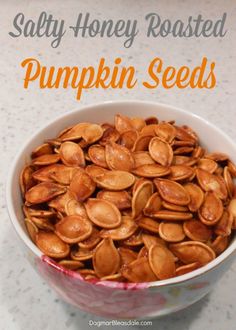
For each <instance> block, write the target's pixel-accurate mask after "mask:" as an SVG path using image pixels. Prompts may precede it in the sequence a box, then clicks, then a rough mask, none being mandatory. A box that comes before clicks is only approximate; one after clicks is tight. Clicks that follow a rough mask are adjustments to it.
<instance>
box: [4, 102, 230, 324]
mask: <svg viewBox="0 0 236 330" xmlns="http://www.w3.org/2000/svg"><path fill="white" fill-rule="evenodd" d="M116 113H121V114H125V115H127V116H131V117H135V116H140V117H144V118H145V117H149V116H157V117H158V118H159V119H162V120H173V119H174V120H176V123H177V124H187V125H188V126H190V127H192V128H193V129H194V130H195V131H196V132H197V134H198V135H199V137H200V142H201V144H202V145H203V146H204V147H206V148H207V149H208V150H209V151H221V152H224V153H227V154H229V155H230V157H231V159H232V160H233V161H234V162H236V145H235V144H234V143H233V141H232V140H230V138H229V137H227V135H226V134H225V133H223V132H222V131H220V130H219V129H218V128H217V127H215V126H214V125H212V124H210V123H209V122H207V121H206V120H204V119H202V118H200V117H198V116H197V115H194V114H192V113H189V112H186V111H183V110H181V109H177V108H175V107H172V106H168V105H163V104H158V103H151V102H141V101H124V102H105V103H101V104H95V105H90V106H87V107H84V108H81V109H79V110H76V111H73V112H70V113H66V114H64V115H62V116H60V117H59V118H57V119H55V120H53V121H52V122H51V123H49V124H48V125H47V126H45V127H44V128H43V129H41V130H39V131H38V132H37V133H36V134H35V135H34V136H32V137H31V138H30V140H29V141H27V143H26V144H25V145H24V146H23V147H22V148H21V150H20V151H19V153H18V155H17V156H16V158H15V160H14V162H13V164H12V166H11V170H10V173H9V177H8V181H7V207H8V211H9V215H10V218H11V221H12V224H13V226H14V228H15V230H16V232H17V234H18V235H19V237H20V239H21V241H22V242H24V244H22V246H24V248H25V252H26V253H25V254H26V257H27V258H28V259H29V260H30V262H31V263H32V264H33V266H34V268H35V269H36V270H37V271H38V272H39V273H40V274H41V275H42V276H43V277H44V278H45V279H46V280H47V281H48V282H49V284H50V285H51V286H52V287H54V288H55V290H56V291H57V292H58V293H59V294H60V295H61V296H62V297H63V298H64V299H65V300H66V301H68V302H69V303H71V304H73V305H75V306H77V307H79V308H81V309H83V310H85V311H88V312H91V313H94V314H97V315H100V316H104V317H112V318H143V317H156V316H160V315H165V314H168V313H171V312H174V311H177V310H180V309H183V308H185V307H186V306H189V305H191V304H192V303H194V302H196V301H197V300H199V299H200V298H202V297H203V296H205V295H206V294H207V293H208V292H209V291H210V290H211V289H212V287H213V286H214V285H215V284H216V282H217V281H218V279H219V278H220V277H221V276H222V275H223V273H224V272H225V271H226V270H227V269H228V268H229V267H230V265H231V263H232V261H233V257H234V255H235V253H234V252H235V251H236V239H235V238H234V240H233V241H232V242H231V244H230V246H229V247H228V248H227V249H226V250H225V251H224V252H223V253H222V254H221V255H220V256H218V257H217V258H216V259H215V260H213V261H212V262H210V263H209V264H207V265H206V266H204V267H202V268H199V269H197V270H195V271H193V272H191V273H188V274H185V275H182V276H179V277H175V278H171V279H168V280H163V281H156V282H150V283H139V284H125V283H115V282H107V281H103V282H94V283H89V282H86V281H84V280H83V279H82V278H81V276H80V275H79V274H78V273H75V272H71V271H68V270H65V269H63V268H61V267H59V266H58V265H57V264H55V263H54V262H53V261H52V260H50V259H49V258H47V257H45V256H43V255H42V252H41V251H40V250H39V249H38V248H37V247H36V246H35V245H34V244H33V243H32V241H31V240H30V238H29V237H28V235H27V232H26V229H25V226H24V216H23V213H22V199H21V193H20V189H19V175H20V171H21V169H22V168H23V167H24V165H25V164H26V163H27V162H28V161H29V160H30V154H31V151H32V150H33V149H34V148H35V147H36V146H38V145H39V144H41V143H42V142H43V141H44V140H46V139H50V138H54V137H55V136H56V135H57V133H59V132H60V131H61V130H62V129H64V128H65V127H68V126H71V125H74V124H75V123H77V122H83V121H90V122H94V123H102V122H112V121H113V119H114V115H115V114H116ZM22 262H24V261H23V260H22Z"/></svg>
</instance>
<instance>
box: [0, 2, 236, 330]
mask: <svg viewBox="0 0 236 330" xmlns="http://www.w3.org/2000/svg"><path fill="white" fill-rule="evenodd" d="M112 3H113V2H112V1H109V0H107V1H92V0H87V1H73V0H69V1H54V0H53V1H50V3H49V2H48V1H46V0H44V1H40V2H39V1H29V0H28V1H26V0H22V1H16V0H14V1H13V0H12V1H7V2H3V1H1V4H0V8H1V29H0V44H1V52H0V80H1V89H0V100H1V101H0V114H1V120H0V137H1V140H0V141H1V144H0V154H1V165H0V166H1V170H0V182H1V183H0V187H1V192H0V193H1V196H0V198H1V199H0V203H1V209H0V212H1V221H0V329H1V330H23V329H24V330H28V329H30V330H31V329H37V330H41V329H43V330H54V329H57V330H64V329H67V328H68V329H83V330H84V329H89V328H90V326H89V323H88V321H89V320H90V319H92V320H101V319H100V318H97V317H94V316H91V315H88V314H85V313H83V312H81V311H79V310H76V309H75V308H73V307H71V306H69V305H67V304H66V303H64V302H62V301H61V300H59V299H58V297H57V295H56V294H55V293H54V291H51V289H50V288H49V287H48V285H47V284H46V283H44V282H43V280H42V279H41V278H39V276H38V275H37V274H36V273H35V272H34V270H33V269H32V268H31V266H30V265H29V264H28V262H27V261H26V260H25V259H24V256H23V253H22V252H21V250H20V247H19V245H18V240H17V237H16V234H15V232H14V230H13V228H12V225H11V223H10V220H9V218H8V215H7V210H6V205H5V179H6V176H7V171H8V168H9V165H10V163H11V161H12V159H13V157H14V155H15V153H16V152H17V150H18V149H19V148H20V146H21V145H22V143H23V142H25V140H26V139H28V138H29V137H30V136H31V134H32V133H33V132H34V131H35V130H36V129H38V128H39V127H41V126H43V125H44V124H46V123H47V122H48V120H49V119H52V118H55V117H56V116H57V115H59V114H61V113H65V112H67V111H72V110H73V109H76V108H78V107H81V106H83V105H85V104H89V103H94V102H98V101H104V100H110V99H112V100H120V99H131V98H133V99H143V100H152V101H158V102H164V103H169V104H172V105H176V106H178V107H182V108H185V109H187V110H188V111H191V112H194V113H196V114H198V115H201V116H203V117H204V118H207V119H208V120H210V121H211V122H212V123H214V124H216V125H217V126H218V127H220V128H221V129H223V130H224V131H225V132H227V134H228V135H229V136H230V137H231V138H233V139H236V130H235V123H236V106H235V104H236V93H235V90H236V83H235V77H236V43H235V39H236V25H235V17H236V3H235V1H233V0H231V1H230V0H227V1H223V2H222V1H221V0H214V1H213V0H208V1H207V0H206V1H203V0H198V1H178V0H165V1H162V0H160V1H135V0H132V1H126V0H123V1H121V0H118V1H116V2H115V5H112ZM128 3H129V4H128ZM43 10H48V11H50V13H53V14H54V15H56V16H59V17H63V18H65V19H66V20H70V19H71V18H74V19H75V17H76V14H77V12H90V13H91V14H92V15H94V16H95V17H102V16H103V14H104V17H106V18H120V17H122V18H136V19H138V20H139V21H140V24H142V23H141V22H142V21H143V17H144V15H145V14H146V13H148V12H152V11H153V12H158V13H159V14H160V15H161V16H163V17H170V18H174V17H175V18H179V17H180V18H183V19H184V18H185V17H187V16H189V15H197V14H199V13H201V14H203V15H207V16H209V17H211V18H217V17H219V15H222V13H223V12H224V11H226V12H227V13H228V17H227V27H228V30H229V31H228V33H227V35H226V37H225V38H224V39H214V38H210V39H202V38H199V39H189V40H186V39H176V40H174V39H173V38H171V37H170V38H166V39H161V40H160V39H156V40H155V39H147V38H146V37H145V36H144V35H142V34H140V35H138V36H137V38H136V40H135V43H134V45H133V46H132V47H131V48H128V49H125V48H124V47H123V46H122V41H121V40H119V39H112V40H108V39H102V40H101V39H99V38H95V39H93V40H91V39H78V40H75V39H73V38H70V37H67V38H65V39H64V40H63V42H62V44H61V46H60V47H59V48H57V49H54V50H53V49H52V48H51V47H49V42H48V41H47V40H37V39H32V40H24V39H17V40H14V39H13V38H10V36H9V35H8V32H9V31H10V29H11V26H12V20H13V17H14V16H15V15H16V13H18V12H24V13H25V15H27V17H30V16H32V17H33V16H37V15H38V14H39V13H40V12H41V11H43ZM140 28H142V27H141V26H140ZM204 55H206V56H207V57H208V58H209V59H210V60H215V61H216V63H217V66H216V74H217V81H218V82H217V87H216V88H215V89H213V90H189V89H186V90H178V89H171V90H164V89H155V90H148V89H144V88H142V87H141V86H139V87H137V88H136V89H134V90H131V91H127V90H122V91H118V90H106V91H103V90H90V91H88V92H85V93H84V94H83V97H82V100H81V102H80V103H79V102H77V101H76V100H75V92H74V91H72V90H67V91H63V90H60V91H55V90H52V91H48V90H43V91H40V90H39V89H37V88H34V87H33V86H32V87H30V88H29V89H28V90H24V89H23V88H22V84H23V83H22V79H23V71H22V70H21V68H20V63H21V61H22V60H23V59H24V58H25V57H29V56H34V57H37V58H38V59H39V60H40V61H42V62H43V63H45V64H47V65H52V64H53V63H55V64H56V65H59V64H60V65H65V64H71V65H72V64H74V65H78V66H80V65H90V64H92V65H95V63H96V62H97V60H98V58H100V57H102V56H105V57H106V58H107V59H108V60H112V59H113V58H115V57H116V56H122V57H123V59H124V61H129V63H130V64H135V66H136V67H137V69H138V74H139V75H140V76H141V77H142V75H143V74H144V71H145V70H144V67H146V65H147V63H149V62H150V60H151V59H152V58H153V57H155V56H160V57H162V58H163V59H164V60H165V61H166V63H168V64H173V65H183V64H186V63H187V64H188V65H190V66H191V65H193V66H196V65H197V64H198V62H199V59H200V58H201V57H202V56H204ZM212 138H214V137H212ZM235 279H236V263H234V264H233V266H232V267H231V269H230V270H229V271H228V272H227V273H226V274H225V275H224V277H223V279H222V280H221V281H220V282H219V283H218V284H217V285H216V287H215V289H214V291H213V292H212V293H211V294H209V295H208V296H207V297H205V298H204V299H203V300H201V301H200V302H198V303H196V304H195V305H193V306H191V307H190V308H188V309H186V310H184V311H181V312H180V313H177V314H174V315H171V316H167V317H163V318H161V319H158V320H154V321H153V326H152V328H153V329H160V330H164V329H166V330H180V329H181V330H187V329H191V330H198V329H203V328H204V329H214V330H223V329H228V330H233V329H235V327H236V304H235V292H236V280H235ZM101 328H109V327H105V326H104V327H101ZM134 328H135V329H138V327H134ZM140 328H141V327H140ZM144 328H145V327H144ZM150 328H151V327H150ZM113 329H118V327H116V326H114V327H113Z"/></svg>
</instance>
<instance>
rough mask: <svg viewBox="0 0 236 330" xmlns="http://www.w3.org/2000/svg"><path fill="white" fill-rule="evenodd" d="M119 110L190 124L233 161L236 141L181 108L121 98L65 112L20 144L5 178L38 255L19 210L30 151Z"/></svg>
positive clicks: (19, 223)
mask: <svg viewBox="0 0 236 330" xmlns="http://www.w3.org/2000/svg"><path fill="white" fill-rule="evenodd" d="M117 113H121V114H124V115H127V116H130V117H138V116H139V117H143V118H146V117H149V116H157V117H158V118H159V119H160V120H175V121H176V123H177V124H180V125H184V124H186V125H188V126H190V127H192V128H193V129H194V130H195V131H196V133H197V134H198V136H199V138H200V143H201V144H202V145H203V147H205V148H207V149H208V150H209V151H212V152H213V151H221V152H224V153H226V154H229V155H230V157H231V159H232V160H233V161H234V162H236V145H235V144H234V143H233V142H232V141H231V140H230V139H229V138H228V137H227V136H226V135H225V134H224V133H223V132H222V131H220V130H219V129H218V128H216V127H215V126H213V125H212V124H210V123H209V122H207V121H205V120H204V119H202V118H200V117H198V116H196V115H194V114H192V113H188V112H185V111H183V110H181V109H178V108H174V107H171V106H168V105H163V104H158V103H150V102H140V101H124V102H106V103H102V104H98V105H91V106H88V107H85V108H82V109H79V110H75V111H72V112H70V113H68V114H65V115H63V116H61V117H59V118H57V119H56V120H54V121H53V122H51V123H49V124H48V125H47V126H46V127H44V128H43V129H41V130H40V131H39V132H37V133H36V134H35V135H34V136H33V137H31V139H30V140H29V141H28V142H27V143H26V144H25V145H24V146H23V147H22V149H21V150H20V151H19V153H18V155H17V156H16V158H15V160H14V162H13V164H12V167H11V170H10V173H9V177H8V182H7V206H8V211H9V215H10V218H11V220H12V223H13V225H14V227H15V229H16V231H17V233H18V234H19V236H20V237H21V239H22V240H23V241H24V243H25V244H26V245H27V246H28V247H29V248H30V249H31V251H33V252H34V253H35V254H36V255H37V256H41V255H42V253H41V251H40V250H39V249H38V248H37V247H36V246H35V245H34V244H33V243H32V242H31V240H30V239H29V237H28V234H27V232H26V228H25V225H24V218H23V213H22V199H21V193H20V189H19V175H20V172H21V170H22V168H23V167H24V166H25V164H27V163H28V162H29V161H30V154H31V151H32V150H33V149H34V148H35V147H36V146H38V145H40V144H41V143H43V141H45V140H47V139H50V138H54V137H55V136H56V135H57V134H58V133H59V132H60V131H61V130H63V129H64V128H66V127H68V126H71V125H75V124H76V123H78V122H83V121H89V122H94V123H104V122H113V120H114V115H115V114H117ZM235 249H236V238H234V240H233V241H232V242H231V245H230V246H229V247H228V249H227V250H226V251H224V252H223V253H222V254H221V255H220V256H219V257H217V258H216V259H215V260H214V261H212V262H211V263H210V264H208V265H206V266H204V267H202V268H200V269H198V270H196V271H194V272H192V273H190V275H189V274H185V275H183V276H179V277H178V278H175V281H176V279H178V282H179V281H181V280H185V279H188V278H191V276H193V275H198V274H200V273H201V272H203V271H205V270H206V269H207V268H208V269H210V268H211V267H213V266H214V265H216V264H217V263H219V262H221V261H222V260H223V259H224V258H225V257H227V256H228V255H229V254H231V253H232V252H233V250H235ZM172 281H173V279H170V280H165V281H158V282H155V284H156V285H158V284H160V285H161V284H163V283H162V282H165V283H171V282H172Z"/></svg>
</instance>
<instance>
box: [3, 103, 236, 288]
mask: <svg viewBox="0 0 236 330" xmlns="http://www.w3.org/2000/svg"><path fill="white" fill-rule="evenodd" d="M130 104H133V105H135V104H137V105H144V106H145V105H147V106H154V107H162V108H166V109H168V110H170V111H171V110H173V111H174V112H179V113H182V114H184V115H187V116H189V117H192V118H195V119H196V120H197V121H198V122H199V123H202V124H204V125H207V126H209V127H210V128H211V129H213V130H215V131H216V132H217V134H219V135H221V136H222V137H223V138H224V139H225V140H226V141H227V142H228V143H229V144H230V145H231V146H232V148H235V151H236V144H235V143H234V142H233V140H232V139H231V138H230V137H229V136H228V135H227V134H225V133H224V132H223V131H222V130H221V129H220V128H218V127H217V126H215V125H214V124H212V123H211V122H209V121H208V120H206V119H204V118H202V117H201V116H199V115H197V114H195V113H192V112H188V111H186V110H183V109H182V108H179V107H175V106H172V105H169V104H166V103H160V102H153V101H145V100H132V99H129V100H124V101H120V100H108V101H104V102H96V103H90V104H88V105H85V106H79V108H78V109H76V110H72V111H70V112H66V113H63V114H60V115H59V116H56V117H54V118H53V119H52V120H50V121H48V122H47V124H46V125H43V126H42V127H40V128H39V129H37V130H36V132H35V133H34V134H33V135H32V136H31V137H30V138H28V139H26V141H25V142H24V143H23V145H22V146H21V148H20V150H18V152H17V154H16V156H15V157H14V159H13V161H12V164H11V166H10V168H9V171H8V175H7V180H6V195H5V196H6V205H7V210H8V215H9V218H10V220H11V223H12V225H13V227H14V229H15V231H16V233H17V235H18V236H19V237H20V239H21V240H22V241H23V242H24V244H25V245H26V246H27V247H28V248H29V249H30V251H32V252H33V254H34V255H36V256H37V257H39V258H40V259H41V260H43V257H44V255H43V253H42V252H41V251H40V250H39V249H38V247H37V246H36V245H35V244H34V243H33V242H32V241H31V240H30V238H29V237H28V235H27V234H26V233H25V232H24V230H23V229H22V228H21V226H20V224H19V221H18V219H17V215H16V214H15V211H14V207H13V204H14V201H13V199H12V195H11V187H12V181H13V178H14V173H15V169H16V165H17V163H18V161H19V159H20V158H21V157H22V153H23V151H24V150H25V148H27V146H28V145H29V144H30V143H31V141H32V140H34V139H35V138H36V137H37V135H38V134H40V132H41V131H42V130H44V129H47V128H48V127H49V126H51V125H53V124H55V123H56V122H58V121H61V120H62V119H64V118H66V117H68V116H71V115H72V114H73V113H74V114H77V113H79V112H81V111H87V110H88V109H91V108H93V109H94V108H99V107H101V106H103V107H109V106H113V105H120V106H125V105H130ZM235 253H236V239H235V240H234V242H232V243H231V244H230V246H229V247H228V248H227V249H226V250H225V251H224V252H223V253H221V254H220V255H219V256H217V257H216V258H215V259H214V260H212V261H211V262H209V263H208V264H206V265H205V266H202V267H200V268H198V269H196V270H194V271H192V272H190V273H187V274H184V275H180V276H176V277H173V278H170V279H166V280H158V281H153V282H145V283H126V285H125V287H124V285H123V283H122V282H113V281H112V282H111V281H100V280H98V281H96V282H94V283H93V282H90V283H92V284H99V283H101V284H103V285H106V286H108V287H112V288H113V289H114V288H121V289H124V288H125V289H126V290H127V289H129V288H130V289H133V288H134V286H135V285H137V286H139V287H142V285H144V287H163V286H169V285H174V284H182V283H183V282H187V281H190V280H192V279H194V278H196V277H199V276H201V275H203V274H206V273H208V272H210V271H212V270H213V269H214V268H216V267H217V266H218V265H220V264H221V263H222V262H224V261H225V260H226V259H228V258H229V257H230V256H232V255H233V254H235ZM49 264H50V265H51V266H53V267H54V268H55V269H56V270H59V271H63V269H61V267H56V265H54V262H53V263H49ZM64 273H65V274H67V275H69V276H71V274H70V273H71V272H64ZM73 273H74V272H73ZM78 275H79V274H78ZM73 277H74V276H73ZM76 277H77V276H76ZM78 279H81V276H78ZM115 283H116V285H114V284H115Z"/></svg>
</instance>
